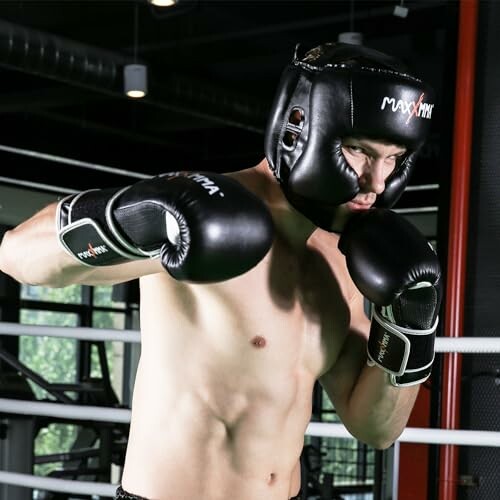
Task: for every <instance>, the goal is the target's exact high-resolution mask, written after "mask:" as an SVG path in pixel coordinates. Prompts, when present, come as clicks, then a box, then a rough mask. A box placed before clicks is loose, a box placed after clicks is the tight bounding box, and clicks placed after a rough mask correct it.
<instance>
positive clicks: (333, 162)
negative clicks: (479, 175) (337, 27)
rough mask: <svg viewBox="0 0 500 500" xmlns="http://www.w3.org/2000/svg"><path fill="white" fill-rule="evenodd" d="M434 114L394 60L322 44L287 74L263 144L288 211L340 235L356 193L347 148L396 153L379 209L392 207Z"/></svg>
mask: <svg viewBox="0 0 500 500" xmlns="http://www.w3.org/2000/svg"><path fill="white" fill-rule="evenodd" d="M433 108H434V95H433V92H432V89H431V88H430V87H429V86H427V85H426V84H425V83H423V82H422V81H421V80H419V79H418V78H416V77H414V76H411V75H410V74H408V72H407V71H406V68H405V67H404V66H403V64H402V63H401V62H399V61H398V60H396V59H394V58H392V57H390V56H388V55H386V54H383V53H381V52H378V51H376V50H373V49H370V48H367V47H362V46H358V45H350V44H342V43H331V44H324V45H321V46H319V47H316V48H314V49H312V50H310V51H308V52H307V53H306V54H305V55H304V56H300V55H299V54H298V51H296V53H295V57H294V59H293V61H292V63H291V64H290V65H289V66H288V67H287V68H286V69H285V71H284V73H283V76H282V78H281V82H280V84H279V87H278V91H277V93H276V97H275V101H274V104H273V108H272V112H271V116H270V119H269V122H268V126H267V130H266V139H265V152H266V157H267V160H268V162H269V165H270V167H271V169H272V170H273V172H274V174H275V175H276V177H277V179H278V180H279V181H280V183H281V186H282V188H283V191H284V193H285V195H286V196H287V198H288V200H289V201H290V203H291V204H292V205H294V206H295V207H296V208H297V209H298V210H299V211H301V212H302V213H304V215H306V216H307V217H308V218H309V219H311V220H312V221H313V222H314V223H315V224H316V225H318V226H319V227H322V228H324V229H327V230H332V229H333V230H338V229H337V228H336V223H335V220H336V219H337V218H338V215H339V206H340V205H342V204H344V203H346V202H348V201H350V200H352V199H353V198H354V197H355V196H356V195H358V193H359V192H360V183H359V179H360V177H359V172H356V170H355V169H354V168H353V167H352V166H351V164H352V162H351V161H350V160H351V159H350V158H349V155H346V154H345V147H344V150H343V144H344V146H345V145H346V144H345V142H344V141H346V140H349V141H353V140H354V141H372V143H379V144H382V145H384V144H385V145H393V146H394V147H396V148H400V151H401V152H403V153H404V154H398V155H397V156H398V159H397V164H396V167H395V169H394V171H393V172H392V173H391V174H390V175H389V177H388V178H387V179H386V181H385V190H384V191H383V193H380V194H379V195H378V196H377V199H376V203H375V205H376V206H379V207H391V206H392V205H394V203H396V201H397V200H398V198H399V197H400V196H401V194H402V193H403V190H404V188H405V186H406V184H407V183H408V180H409V176H410V173H411V170H412V167H413V164H414V162H415V157H416V154H417V152H418V150H419V148H420V147H421V145H422V144H423V142H424V141H425V138H426V136H427V134H428V131H429V128H430V121H431V117H432V112H433Z"/></svg>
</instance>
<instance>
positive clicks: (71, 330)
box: [0, 321, 500, 354]
mask: <svg viewBox="0 0 500 500" xmlns="http://www.w3.org/2000/svg"><path fill="white" fill-rule="evenodd" d="M0 335H17V336H19V335H27V336H31V337H43V336H47V337H63V338H72V339H78V340H95V341H121V342H130V343H139V342H140V341H141V334H140V332H139V331H138V330H115V329H112V328H89V327H67V326H40V325H22V324H19V323H9V322H3V321H2V322H0ZM435 351H436V352H441V353H452V352H460V353H464V354H466V353H469V354H471V353H477V354H480V353H500V337H436V343H435Z"/></svg>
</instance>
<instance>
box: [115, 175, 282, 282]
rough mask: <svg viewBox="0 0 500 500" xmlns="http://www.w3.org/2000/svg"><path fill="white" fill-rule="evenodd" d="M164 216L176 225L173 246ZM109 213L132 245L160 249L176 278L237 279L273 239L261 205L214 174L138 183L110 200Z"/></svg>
mask: <svg viewBox="0 0 500 500" xmlns="http://www.w3.org/2000/svg"><path fill="white" fill-rule="evenodd" d="M167 212H168V213H170V214H171V215H172V216H173V217H174V219H175V220H176V222H177V224H178V226H179V238H178V241H177V242H171V241H169V239H168V238H167V235H166V229H165V216H166V213H167ZM112 213H113V216H114V218H115V219H116V221H117V223H118V225H119V227H120V230H121V231H122V233H123V235H124V236H125V237H126V239H127V240H128V241H129V242H131V243H132V244H133V245H134V246H137V247H142V249H151V248H160V257H161V260H162V264H163V266H164V267H165V269H166V270H167V271H168V272H169V273H170V274H171V275H172V276H173V277H174V278H176V279H179V280H188V281H194V282H214V281H220V280H225V279H229V278H232V277H235V276H238V275H239V274H242V273H244V272H246V271H248V270H249V269H251V268H252V267H254V266H255V265H256V264H257V263H258V262H259V261H260V260H261V259H262V258H263V257H264V255H265V254H266V253H267V251H268V250H269V248H270V247H271V244H272V242H273V239H274V226H273V222H272V218H271V215H270V213H269V211H268V210H267V208H266V206H265V205H264V203H263V202H262V201H261V200H260V199H259V198H257V197H256V196H255V195H254V194H253V193H251V192H250V191H248V190H247V189H245V188H244V187H243V186H242V185H241V184H239V183H238V182H236V181H235V180H233V179H231V178H229V177H227V176H224V175H220V174H214V173H204V172H175V173H169V174H165V175H164V176H160V177H157V178H154V179H148V180H145V181H141V182H139V183H137V184H135V185H134V186H132V187H131V188H130V189H129V190H127V191H125V192H124V193H123V194H122V195H121V196H119V197H118V198H117V199H116V200H115V201H114V202H113V211H112Z"/></svg>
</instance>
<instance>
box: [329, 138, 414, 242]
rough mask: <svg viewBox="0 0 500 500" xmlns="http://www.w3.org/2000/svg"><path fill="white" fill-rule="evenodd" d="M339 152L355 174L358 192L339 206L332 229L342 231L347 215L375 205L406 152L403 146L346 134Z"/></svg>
mask: <svg viewBox="0 0 500 500" xmlns="http://www.w3.org/2000/svg"><path fill="white" fill-rule="evenodd" d="M342 152H343V154H344V156H345V159H346V160H347V162H348V163H349V165H350V166H351V167H352V169H353V170H354V171H355V172H356V174H357V175H358V179H359V180H358V183H359V192H358V194H357V195H356V196H355V197H354V198H353V199H352V200H350V201H348V202H347V203H343V204H342V205H340V206H339V207H338V210H337V216H336V220H335V223H334V224H333V226H332V230H333V231H337V232H340V231H342V229H343V226H344V225H345V223H346V221H347V219H348V218H349V216H350V215H352V214H353V213H355V212H360V211H363V210H368V209H370V208H371V207H372V206H373V205H374V203H375V201H376V199H377V196H378V195H380V194H382V193H383V192H384V189H385V181H386V180H387V178H388V177H389V176H390V175H391V174H392V173H393V172H394V170H395V169H396V167H397V165H398V162H399V161H400V160H401V159H402V157H403V156H404V155H405V153H406V148H405V147H404V146H400V145H397V144H392V143H388V142H383V141H380V140H374V139H368V138H365V137H346V138H344V139H343V140H342Z"/></svg>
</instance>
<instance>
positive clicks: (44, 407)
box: [0, 398, 500, 446]
mask: <svg viewBox="0 0 500 500" xmlns="http://www.w3.org/2000/svg"><path fill="white" fill-rule="evenodd" d="M0 412H2V413H15V414H22V415H38V416H53V417H63V418H71V419H75V420H94V421H99V422H118V423H129V422H130V417H131V413H132V412H131V410H129V409H126V408H105V407H101V406H80V405H67V404H63V403H46V402H43V401H40V402H36V401H22V400H19V399H4V398H0ZM306 434H307V435H309V436H323V437H342V438H350V439H353V437H352V436H351V434H349V432H348V431H347V429H346V428H345V427H344V426H343V425H342V424H329V423H325V422H311V423H309V425H308V427H307V430H306ZM398 441H401V442H405V443H429V444H457V445H468V446H500V432H494V431H469V430H454V429H421V428H416V427H407V428H406V429H405V430H404V431H403V434H402V435H401V436H400V437H399V438H398Z"/></svg>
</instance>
